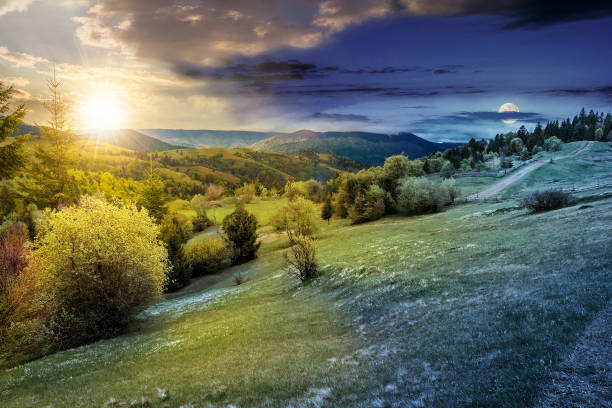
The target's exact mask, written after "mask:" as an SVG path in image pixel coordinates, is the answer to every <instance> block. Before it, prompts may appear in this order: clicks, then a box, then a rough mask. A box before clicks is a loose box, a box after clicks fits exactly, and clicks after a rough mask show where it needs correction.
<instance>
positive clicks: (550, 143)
mask: <svg viewBox="0 0 612 408" xmlns="http://www.w3.org/2000/svg"><path fill="white" fill-rule="evenodd" d="M583 111H584V109H583ZM561 143H562V142H561V140H560V139H559V138H558V137H556V136H552V137H549V138H548V139H546V140H545V141H544V149H545V150H546V151H547V152H558V151H559V150H561Z"/></svg>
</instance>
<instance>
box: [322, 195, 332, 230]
mask: <svg viewBox="0 0 612 408" xmlns="http://www.w3.org/2000/svg"><path fill="white" fill-rule="evenodd" d="M332 215H334V207H332V203H331V200H330V199H329V197H327V200H325V204H324V205H323V209H322V210H321V218H322V219H324V220H325V221H327V224H328V225H329V220H330V219H331V217H332Z"/></svg>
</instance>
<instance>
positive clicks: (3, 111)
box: [0, 81, 25, 180]
mask: <svg viewBox="0 0 612 408" xmlns="http://www.w3.org/2000/svg"><path fill="white" fill-rule="evenodd" d="M14 92H15V90H14V88H13V87H12V86H9V87H5V86H4V84H3V83H2V82H1V81H0V180H2V179H4V178H9V177H12V176H13V175H14V174H15V173H16V172H17V171H18V170H19V169H21V168H22V167H23V165H24V164H25V158H24V156H23V141H24V139H25V138H24V137H19V138H15V139H12V140H9V139H8V138H9V137H10V136H11V134H12V133H13V132H14V131H15V130H17V127H18V126H19V125H20V124H21V120H22V119H23V117H24V115H25V105H23V104H21V105H19V106H17V107H16V108H15V109H13V110H12V111H11V107H10V101H11V98H12V96H13V93H14Z"/></svg>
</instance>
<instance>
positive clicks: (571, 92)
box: [533, 85, 612, 98]
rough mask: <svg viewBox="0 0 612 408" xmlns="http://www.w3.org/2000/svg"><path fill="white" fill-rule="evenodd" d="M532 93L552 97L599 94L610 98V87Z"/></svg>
mask: <svg viewBox="0 0 612 408" xmlns="http://www.w3.org/2000/svg"><path fill="white" fill-rule="evenodd" d="M533 93H546V94H552V95H586V94H600V95H603V96H606V97H608V98H612V85H607V86H599V87H595V88H559V89H547V90H544V91H535V92H533Z"/></svg>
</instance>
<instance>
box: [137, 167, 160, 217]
mask: <svg viewBox="0 0 612 408" xmlns="http://www.w3.org/2000/svg"><path fill="white" fill-rule="evenodd" d="M139 203H140V205H142V206H143V207H144V208H146V209H147V210H148V211H149V215H150V216H151V217H153V219H155V221H157V222H160V221H161V219H162V217H163V216H164V214H165V213H166V211H167V209H166V207H165V206H164V203H165V198H164V183H163V182H162V181H161V180H159V179H155V178H151V180H150V181H149V183H148V184H147V185H146V186H145V189H144V191H143V192H142V196H141V197H140V200H139Z"/></svg>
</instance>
